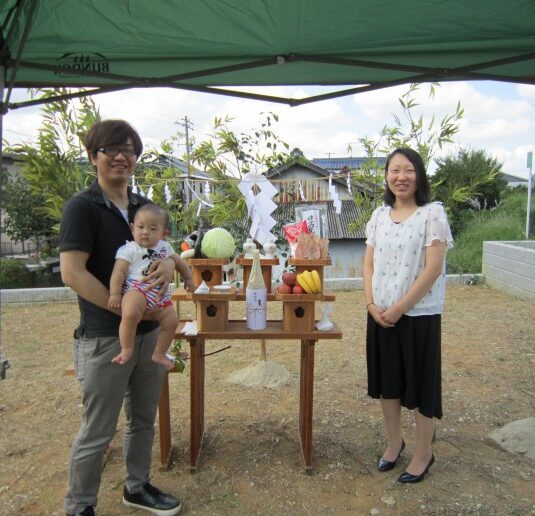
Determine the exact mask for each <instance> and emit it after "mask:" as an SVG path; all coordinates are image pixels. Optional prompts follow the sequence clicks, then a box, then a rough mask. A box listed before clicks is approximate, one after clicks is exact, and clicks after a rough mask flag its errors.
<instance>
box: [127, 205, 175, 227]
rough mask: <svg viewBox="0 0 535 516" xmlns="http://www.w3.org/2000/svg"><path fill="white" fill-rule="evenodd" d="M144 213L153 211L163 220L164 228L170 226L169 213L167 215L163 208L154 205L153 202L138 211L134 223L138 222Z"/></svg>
mask: <svg viewBox="0 0 535 516" xmlns="http://www.w3.org/2000/svg"><path fill="white" fill-rule="evenodd" d="M144 211H151V212H152V213H154V214H155V215H159V216H160V217H161V218H162V221H163V226H164V228H167V227H168V226H169V213H167V212H166V211H165V210H164V209H163V208H162V207H161V206H158V205H157V204H153V203H151V202H150V203H147V204H144V205H143V206H141V207H140V208H139V209H138V210H137V211H136V215H135V216H134V221H135V220H136V217H137V216H138V214H139V213H143V212H144Z"/></svg>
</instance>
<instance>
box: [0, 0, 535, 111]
mask: <svg viewBox="0 0 535 516" xmlns="http://www.w3.org/2000/svg"><path fill="white" fill-rule="evenodd" d="M533 20H535V2H534V1H533V0H508V1H504V0H470V1H466V0H403V1H399V0H330V1H326V0H195V1H192V0H151V1H147V0H114V1H110V0H2V2H0V27H1V39H0V46H1V52H0V67H3V69H4V75H5V80H4V87H5V88H8V89H9V88H12V87H44V86H69V87H95V88H104V90H106V89H122V88H130V87H151V86H170V87H175V88H185V89H193V90H199V91H214V90H215V91H214V92H216V93H217V92H220V90H219V89H217V88H223V89H224V90H225V91H224V92H228V91H229V88H230V87H237V86H259V85H265V86H272V85H325V86H329V85H346V86H351V87H350V88H348V89H342V90H341V91H342V92H341V93H339V95H342V94H346V93H353V92H356V91H366V90H367V89H376V88H382V87H387V86H391V85H394V84H403V83H410V82H429V81H434V80H436V81H443V80H481V79H486V80H488V79H491V80H492V79H495V80H503V81H510V82H519V83H526V84H535V25H534V22H533ZM237 94H238V95H239V94H240V93H237ZM241 94H243V95H244V96H247V93H245V94H244V93H243V91H242V92H241ZM328 96H329V95H327V97H328ZM332 96H335V95H334V94H332ZM252 97H254V95H252ZM320 98H325V97H320ZM268 100H270V99H269V98H268ZM272 100H274V101H275V100H277V99H275V98H273V99H272ZM281 101H283V102H287V103H289V104H299V103H300V101H299V99H282V100H281Z"/></svg>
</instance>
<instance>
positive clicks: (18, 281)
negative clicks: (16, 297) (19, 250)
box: [0, 258, 32, 289]
mask: <svg viewBox="0 0 535 516" xmlns="http://www.w3.org/2000/svg"><path fill="white" fill-rule="evenodd" d="M31 286H32V274H31V272H30V271H29V270H28V269H27V268H26V266H25V265H24V262H22V261H20V260H17V259H15V258H6V259H3V260H0V288H4V289H5V288H30V287H31Z"/></svg>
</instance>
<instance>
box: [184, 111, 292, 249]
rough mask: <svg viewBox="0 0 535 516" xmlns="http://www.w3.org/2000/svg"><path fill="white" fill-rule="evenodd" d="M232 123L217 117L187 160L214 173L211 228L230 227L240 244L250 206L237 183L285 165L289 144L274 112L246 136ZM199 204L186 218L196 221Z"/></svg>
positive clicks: (208, 215) (208, 212) (206, 212)
mask: <svg viewBox="0 0 535 516" xmlns="http://www.w3.org/2000/svg"><path fill="white" fill-rule="evenodd" d="M231 122H232V119H231V118H229V117H228V116H226V117H224V118H215V120H214V128H213V132H212V133H211V134H209V135H208V138H207V139H206V140H205V141H203V142H201V143H200V144H199V145H197V146H196V147H195V149H194V150H193V151H192V153H191V154H190V155H188V156H186V157H187V159H188V160H189V163H190V164H191V165H195V166H197V167H199V168H200V169H201V170H203V171H205V172H207V173H208V174H210V176H211V177H212V180H213V182H214V183H215V191H214V192H212V193H211V197H210V203H211V204H213V207H211V208H209V209H206V210H204V213H203V216H204V217H206V218H207V219H208V220H209V223H210V224H211V225H214V226H222V227H226V228H227V229H228V230H229V231H230V232H231V233H232V235H233V236H234V238H235V239H236V241H237V242H242V241H244V240H245V238H246V236H247V229H248V225H247V224H246V223H245V224H244V221H246V215H247V213H246V209H247V207H246V203H245V199H244V198H243V195H242V194H241V192H240V191H239V190H238V181H236V180H239V179H241V178H243V177H244V176H245V175H246V174H247V173H249V172H254V173H257V174H263V173H265V172H267V171H268V170H269V169H270V168H272V167H275V166H277V165H280V164H282V163H284V162H285V160H287V159H288V153H287V150H288V144H287V143H285V142H283V141H282V140H281V139H280V138H279V137H278V136H277V135H276V133H275V131H274V125H275V124H276V122H278V117H277V115H275V114H273V113H264V114H263V119H262V120H261V121H260V125H259V127H256V128H254V129H252V130H251V131H248V132H246V133H236V132H235V131H233V130H232V129H231V128H230V127H229V126H230V123H231ZM232 179H234V180H232ZM198 204H199V202H198V201H197V200H195V201H194V202H192V204H191V205H190V206H189V207H187V208H186V210H185V211H184V217H185V218H187V219H188V220H190V221H194V220H196V218H197V217H196V212H197V210H198Z"/></svg>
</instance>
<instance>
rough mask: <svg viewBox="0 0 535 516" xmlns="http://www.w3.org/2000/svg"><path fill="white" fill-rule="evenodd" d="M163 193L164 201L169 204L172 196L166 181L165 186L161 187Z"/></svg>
mask: <svg viewBox="0 0 535 516" xmlns="http://www.w3.org/2000/svg"><path fill="white" fill-rule="evenodd" d="M163 193H164V195H165V202H166V203H167V204H169V203H170V202H171V199H172V198H173V196H172V195H171V189H170V188H169V185H168V184H167V183H165V186H164V188H163Z"/></svg>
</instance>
